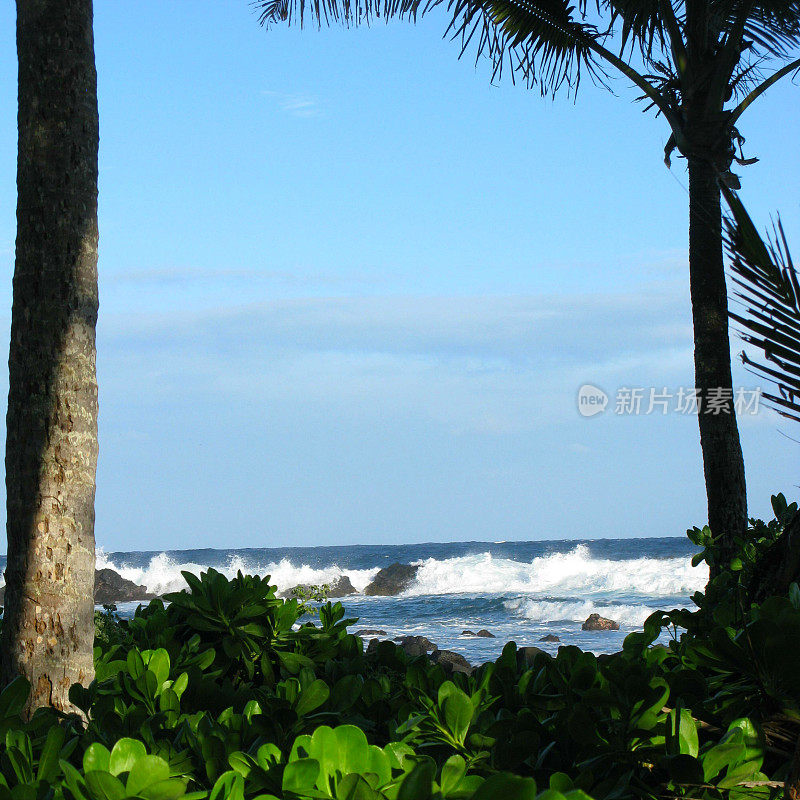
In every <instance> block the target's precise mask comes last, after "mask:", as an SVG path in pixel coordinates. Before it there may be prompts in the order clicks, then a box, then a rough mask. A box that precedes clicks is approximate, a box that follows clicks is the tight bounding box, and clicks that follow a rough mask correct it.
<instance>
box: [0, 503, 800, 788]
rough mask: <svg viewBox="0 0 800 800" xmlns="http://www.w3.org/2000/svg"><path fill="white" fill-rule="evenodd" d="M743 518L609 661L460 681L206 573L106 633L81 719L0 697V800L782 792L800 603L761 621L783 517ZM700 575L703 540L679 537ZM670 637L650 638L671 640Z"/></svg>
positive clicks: (491, 670) (589, 658) (797, 684)
mask: <svg viewBox="0 0 800 800" xmlns="http://www.w3.org/2000/svg"><path fill="white" fill-rule="evenodd" d="M773 502H774V506H775V510H776V519H775V520H773V521H772V522H771V523H769V524H765V523H761V522H758V521H756V520H753V521H751V522H752V525H751V527H750V529H749V532H748V536H747V537H745V538H744V539H742V540H741V541H739V542H738V543H737V545H738V547H739V554H738V555H737V557H736V559H735V560H734V562H732V563H731V564H728V565H726V568H725V569H722V570H721V571H720V575H719V576H718V577H717V578H715V579H714V580H713V581H712V582H711V583H710V584H709V586H708V588H707V589H706V592H705V593H704V594H698V595H696V596H695V598H694V600H695V603H696V604H697V606H698V608H697V610H696V611H694V612H688V611H685V610H676V611H671V612H658V613H656V614H654V615H653V616H651V617H650V618H649V619H648V620H647V622H646V624H645V625H644V628H643V630H642V631H640V632H638V633H633V634H630V635H629V636H628V637H627V639H626V640H625V644H624V649H623V650H622V651H621V652H619V653H616V654H614V655H606V656H595V655H593V654H592V653H588V652H582V651H581V650H579V649H578V648H576V647H571V646H565V647H561V648H560V649H559V651H558V654H557V656H555V657H551V656H549V655H547V654H546V653H544V652H541V651H538V652H537V651H535V650H533V651H531V650H519V649H518V648H517V647H516V645H515V644H514V643H509V644H508V645H507V646H506V647H505V649H504V650H503V653H502V655H501V656H500V658H499V659H498V660H497V661H496V662H494V663H490V664H485V665H482V666H480V667H478V668H477V669H476V670H475V671H474V672H473V673H472V674H470V675H467V674H462V673H452V674H449V673H446V672H445V671H444V669H443V667H442V666H441V665H438V664H433V663H431V662H430V661H429V660H428V659H427V658H425V657H419V658H408V657H407V656H406V655H405V653H404V651H403V650H402V649H401V648H399V647H398V646H396V645H395V644H394V643H392V642H382V643H380V644H379V645H378V646H376V647H371V648H370V649H369V651H368V652H365V651H364V647H363V642H362V640H361V639H359V638H357V637H355V636H353V635H352V634H349V633H348V632H347V626H348V624H350V623H351V622H353V620H348V619H345V612H344V609H343V608H342V606H341V605H340V604H338V603H336V604H331V603H324V604H322V605H321V606H320V607H319V617H318V620H317V621H316V623H315V624H314V623H312V622H309V621H304V620H305V619H308V618H303V619H301V618H299V617H298V609H299V604H298V602H297V600H296V599H290V600H285V601H284V600H281V599H278V598H277V597H276V594H275V587H274V586H272V585H270V583H269V580H268V579H265V578H259V577H255V576H245V575H241V574H239V575H238V576H237V577H235V578H233V579H232V580H228V579H227V578H225V577H224V576H223V575H221V574H219V573H218V572H215V571H214V570H212V569H209V570H208V571H207V572H205V573H202V574H201V575H200V576H199V577H198V576H194V575H190V574H186V576H185V577H186V580H187V583H188V589H187V590H185V591H183V592H177V593H174V594H171V595H168V596H167V597H166V598H165V600H167V601H168V603H169V605H166V604H165V603H164V602H162V601H161V600H154V601H152V602H151V603H150V604H149V605H148V606H147V607H144V608H139V609H138V610H137V612H136V614H135V615H134V617H133V618H132V619H130V620H123V619H119V618H118V617H117V616H116V615H115V614H114V613H113V612H112V611H110V610H109V611H107V613H106V614H104V615H102V616H101V625H100V627H99V628H98V638H97V646H96V648H95V662H96V672H97V677H96V680H95V681H94V682H93V683H92V684H91V685H90V686H89V687H88V688H83V687H81V686H79V685H75V686H73V687H72V690H71V699H72V701H73V703H74V704H75V705H76V706H77V707H78V708H79V709H80V710H81V712H82V714H83V715H84V716H83V717H81V716H78V715H72V716H67V715H64V714H61V713H58V712H56V711H54V710H52V709H40V710H39V711H37V712H36V713H35V714H34V716H33V718H32V719H31V720H30V721H29V722H24V721H23V720H22V718H21V716H20V714H21V711H22V709H23V707H24V704H25V699H26V697H27V694H28V686H27V684H26V683H25V681H24V680H23V679H18V680H17V681H15V682H14V683H12V684H11V685H9V686H8V687H7V688H6V689H5V690H4V691H3V693H2V695H0V800H8V799H9V798H10V799H12V800H27V799H28V798H30V799H31V800H45V798H58V799H59V800H60V798H73V799H74V800H121V799H122V798H128V797H131V798H133V797H137V798H144V799H145V800H172V798H180V797H186V798H197V800H201V798H206V797H208V798H211V800H222V798H234V799H236V800H245V799H246V800H251V799H253V800H254V799H255V798H259V800H268V799H269V798H286V799H287V800H298V799H299V798H336V799H337V800H344V798H349V799H350V800H358V799H364V800H367V799H369V800H429V799H430V798H436V799H438V798H460V799H466V798H474V800H484V799H487V800H488V799H489V798H504V800H515V799H517V798H519V799H523V798H535V797H537V796H538V797H539V798H540V800H562V798H568V799H571V800H581V798H583V799H584V800H585V798H586V796H587V795H589V796H592V797H595V798H608V799H609V800H612V799H613V798H623V797H643V798H657V797H664V796H673V797H682V796H686V797H702V798H707V799H708V800H716V798H723V797H731V798H737V799H738V798H746V797H747V798H750V797H754V798H768V797H770V796H773V795H776V794H777V793H778V791H779V787H780V783H781V781H782V780H783V779H784V777H785V775H786V773H787V769H788V764H789V762H790V759H791V750H792V747H793V741H794V739H795V738H796V734H797V731H798V730H799V729H800V673H798V671H797V669H796V663H795V661H796V648H795V646H794V645H795V643H796V642H797V641H798V640H799V639H800V590H798V588H797V585H796V584H794V585H793V586H792V587H791V589H790V592H789V593H788V595H787V596H779V597H772V598H769V599H768V600H766V601H764V602H762V603H760V604H756V603H754V602H752V599H751V598H750V597H749V596H748V586H749V580H750V576H752V574H754V571H756V570H757V565H758V562H759V561H760V559H761V558H762V557H763V556H764V555H765V554H766V553H768V551H769V550H770V548H771V547H773V546H774V545H775V543H776V542H779V541H780V537H781V535H782V531H783V528H784V525H785V521H786V520H787V519H789V518H790V517H791V516H792V515H793V514H795V513H796V511H797V509H796V506H795V505H794V504H793V505H788V504H787V503H786V501H785V500H784V499H783V497H782V496H778V497H776V498H774V499H773ZM689 535H690V537H691V538H692V540H693V541H694V542H695V543H696V544H697V545H698V546H699V547H701V548H703V549H702V550H701V551H700V552H699V553H698V555H697V557H696V559H697V560H703V559H705V560H706V561H711V560H713V559H714V558H715V557H716V551H715V542H714V540H713V538H712V537H711V535H710V531H709V530H708V529H707V528H706V529H704V530H700V529H694V530H692V531H690V532H689ZM665 634H666V639H665Z"/></svg>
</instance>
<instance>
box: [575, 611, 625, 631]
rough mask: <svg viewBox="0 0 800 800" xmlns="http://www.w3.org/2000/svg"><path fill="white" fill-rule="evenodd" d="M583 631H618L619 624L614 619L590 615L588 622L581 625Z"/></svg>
mask: <svg viewBox="0 0 800 800" xmlns="http://www.w3.org/2000/svg"><path fill="white" fill-rule="evenodd" d="M581 630H583V631H618V630H619V623H618V622H614V620H613V619H606V618H605V617H601V616H600V615H599V614H589V617H588V619H587V620H586V622H584V623H583V625H581Z"/></svg>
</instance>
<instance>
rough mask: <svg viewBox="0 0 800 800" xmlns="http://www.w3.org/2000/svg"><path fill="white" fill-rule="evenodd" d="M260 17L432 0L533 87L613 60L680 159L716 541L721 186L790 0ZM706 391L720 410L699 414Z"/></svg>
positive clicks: (480, 5) (732, 445) (791, 61)
mask: <svg viewBox="0 0 800 800" xmlns="http://www.w3.org/2000/svg"><path fill="white" fill-rule="evenodd" d="M254 5H255V6H256V7H257V9H258V11H259V15H260V21H261V23H262V24H265V25H269V24H272V23H278V22H288V23H291V22H292V21H293V20H298V21H299V22H300V24H302V23H303V20H304V17H305V16H306V15H307V16H310V17H311V18H312V20H313V21H315V22H316V23H318V24H321V23H323V22H325V23H328V22H342V23H344V24H348V25H349V24H359V23H369V22H370V21H371V20H372V19H374V18H379V17H386V18H390V17H400V18H408V19H412V20H413V19H415V18H416V17H417V15H419V14H425V13H428V12H430V11H433V10H434V9H437V8H438V7H440V6H442V7H443V8H444V10H445V12H446V17H447V18H448V19H449V24H448V27H447V32H448V33H449V34H451V35H452V36H453V37H454V38H456V39H458V40H459V41H460V44H461V52H462V53H464V52H465V51H466V50H467V49H469V48H470V47H473V48H475V49H476V50H477V53H478V54H479V55H480V54H483V55H486V56H488V57H489V58H490V59H491V61H492V64H493V68H494V75H495V76H498V77H499V76H500V75H502V72H503V70H504V69H506V70H507V71H508V70H510V71H511V72H512V74H516V75H520V76H522V77H523V79H524V82H525V83H526V84H527V85H528V86H538V87H539V88H540V90H541V91H542V92H543V93H547V92H556V91H557V90H559V89H566V90H567V91H570V92H575V91H577V89H578V85H579V83H580V79H581V75H582V73H585V72H588V74H589V75H590V77H591V78H592V79H593V80H594V81H595V82H596V83H599V84H601V85H604V86H608V78H609V74H610V73H611V72H618V73H621V74H622V75H623V76H624V77H625V78H627V79H628V80H630V81H631V82H632V83H633V84H635V86H636V87H637V88H638V89H639V90H640V91H641V97H640V99H642V100H644V101H645V102H646V103H647V104H648V107H649V108H652V109H653V110H654V111H655V112H656V113H657V114H659V115H661V116H662V117H663V118H664V120H665V121H666V123H667V125H668V127H669V139H668V141H667V144H666V148H665V160H666V162H667V165H668V166H669V161H670V157H671V155H672V154H673V153H674V151H675V150H677V151H678V153H679V154H680V155H681V156H683V157H684V158H686V159H687V162H688V170H689V283H690V291H691V300H692V319H693V324H694V347H695V352H694V362H695V386H696V388H697V389H698V398H699V400H700V412H701V413H699V415H698V416H699V424H700V443H701V448H702V452H703V466H704V473H705V483H706V493H707V496H708V516H709V525H710V527H711V530H712V531H713V533H714V534H715V536H718V537H721V539H720V542H721V543H722V545H723V547H724V546H725V543H730V542H731V541H732V539H733V538H734V537H735V536H736V535H738V534H741V533H743V532H744V530H745V528H746V525H747V500H746V491H745V474H744V460H743V458H742V449H741V445H740V443H739V432H738V428H737V424H736V416H735V412H734V407H733V399H732V379H731V363H730V344H729V338H728V305H727V291H726V285H725V269H724V262H723V245H722V221H721V218H722V213H721V200H720V185H728V186H737V185H738V179H737V177H736V176H735V175H734V174H733V173H732V172H731V166H732V164H733V162H734V161H737V162H739V163H741V164H746V163H750V162H749V161H748V160H746V159H744V157H743V156H742V155H741V145H742V143H743V142H744V139H743V138H742V137H741V135H740V134H739V131H738V129H737V125H738V123H739V119H740V117H741V116H742V114H743V113H744V111H745V110H746V109H747V108H748V107H749V106H750V105H752V103H753V102H754V101H755V100H756V99H757V98H758V97H759V96H760V95H761V94H763V92H765V91H766V90H767V89H768V88H769V87H770V86H772V85H773V84H774V83H775V82H776V81H778V80H780V79H781V78H782V77H784V76H786V75H790V74H791V73H792V72H794V71H796V70H797V69H798V68H800V58H798V57H797V56H798V52H797V48H798V46H800V2H798V0H596V3H593V4H591V8H589V4H588V3H587V2H586V0H580V2H579V4H578V6H577V7H575V6H573V5H571V3H570V0H314V2H313V3H309V4H308V6H306V2H305V0H256V2H255V3H254ZM712 396H714V397H716V398H717V399H718V400H720V401H721V402H720V403H719V404H718V407H719V408H720V409H721V410H722V412H723V413H709V412H710V411H711V409H712V407H711V405H708V406H706V405H705V402H706V400H707V399H709V398H711V397H712Z"/></svg>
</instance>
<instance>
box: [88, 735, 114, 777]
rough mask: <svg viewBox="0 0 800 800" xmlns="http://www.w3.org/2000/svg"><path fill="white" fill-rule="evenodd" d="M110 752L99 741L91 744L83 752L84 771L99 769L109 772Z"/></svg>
mask: <svg viewBox="0 0 800 800" xmlns="http://www.w3.org/2000/svg"><path fill="white" fill-rule="evenodd" d="M108 762H109V752H108V750H107V749H106V748H105V747H104V746H103V745H102V744H99V743H98V742H94V743H93V744H90V745H89V746H88V747H87V748H86V752H85V753H84V754H83V771H84V772H91V771H92V770H99V771H100V772H109V771H110V770H109V766H108Z"/></svg>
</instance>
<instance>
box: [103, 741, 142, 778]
mask: <svg viewBox="0 0 800 800" xmlns="http://www.w3.org/2000/svg"><path fill="white" fill-rule="evenodd" d="M146 755H147V750H146V749H145V746H144V744H143V743H142V742H140V741H139V740H138V739H128V738H125V739H119V740H118V741H117V742H116V743H115V744H114V747H112V748H111V755H110V756H109V759H108V771H109V772H110V773H111V774H112V775H121V774H122V773H123V772H130V771H131V770H132V769H133V765H134V764H135V763H136V762H137V761H138V760H139V759H140V758H144V757H145V756H146Z"/></svg>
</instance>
